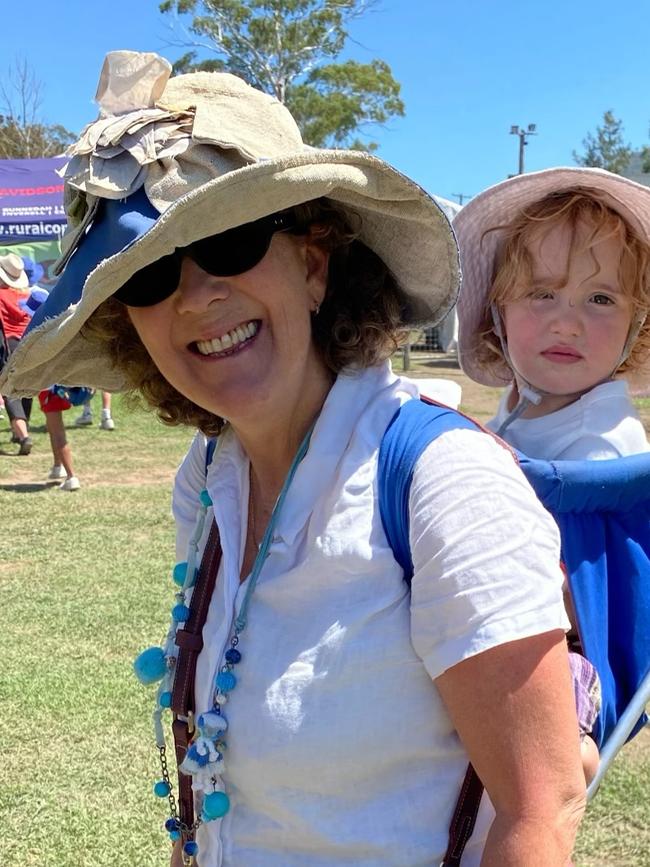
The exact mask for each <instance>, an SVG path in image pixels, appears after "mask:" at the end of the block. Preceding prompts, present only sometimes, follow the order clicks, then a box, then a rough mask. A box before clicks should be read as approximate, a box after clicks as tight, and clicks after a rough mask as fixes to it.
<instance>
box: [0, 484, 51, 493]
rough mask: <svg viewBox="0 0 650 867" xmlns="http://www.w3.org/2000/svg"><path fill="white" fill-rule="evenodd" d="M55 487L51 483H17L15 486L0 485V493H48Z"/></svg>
mask: <svg viewBox="0 0 650 867" xmlns="http://www.w3.org/2000/svg"><path fill="white" fill-rule="evenodd" d="M53 487H55V483H52V482H18V483H16V484H15V485H0V491H9V492H10V493H12V494H38V493H40V492H41V491H49V490H50V489H51V488H53Z"/></svg>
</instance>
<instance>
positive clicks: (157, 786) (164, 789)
mask: <svg viewBox="0 0 650 867" xmlns="http://www.w3.org/2000/svg"><path fill="white" fill-rule="evenodd" d="M170 792H171V786H170V785H169V783H166V782H165V781H164V780H158V782H157V783H154V787H153V793H154V795H155V796H156V797H157V798H166V797H167V795H168V794H169V793H170Z"/></svg>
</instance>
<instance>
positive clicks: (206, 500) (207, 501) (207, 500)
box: [199, 488, 212, 509]
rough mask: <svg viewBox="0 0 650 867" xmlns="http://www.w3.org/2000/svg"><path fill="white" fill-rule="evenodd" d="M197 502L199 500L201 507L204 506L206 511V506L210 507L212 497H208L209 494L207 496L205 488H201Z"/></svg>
mask: <svg viewBox="0 0 650 867" xmlns="http://www.w3.org/2000/svg"><path fill="white" fill-rule="evenodd" d="M199 500H201V505H202V506H205V508H206V509H207V508H208V506H211V505H212V497H211V496H210V494H208V492H207V491H206V490H205V488H203V490H202V491H201V493H200V494H199Z"/></svg>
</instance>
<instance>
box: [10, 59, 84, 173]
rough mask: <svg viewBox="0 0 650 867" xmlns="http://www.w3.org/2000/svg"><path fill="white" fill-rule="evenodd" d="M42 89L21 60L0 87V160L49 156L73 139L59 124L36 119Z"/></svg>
mask: <svg viewBox="0 0 650 867" xmlns="http://www.w3.org/2000/svg"><path fill="white" fill-rule="evenodd" d="M41 92H42V86H41V83H40V81H38V79H37V78H36V76H35V75H34V73H33V71H32V70H31V69H30V68H29V66H28V65H27V63H26V62H25V61H16V64H15V66H14V67H13V69H10V70H9V72H8V74H7V77H6V83H5V82H3V83H2V84H0V159H31V158H34V157H52V156H57V155H58V154H61V153H63V151H64V150H65V149H66V147H67V146H68V145H69V144H71V142H73V141H74V140H75V138H76V136H75V135H74V133H71V132H69V131H68V130H67V129H65V127H63V126H61V125H60V124H47V123H44V122H43V121H42V120H40V119H39V111H40V107H41V102H42V97H41Z"/></svg>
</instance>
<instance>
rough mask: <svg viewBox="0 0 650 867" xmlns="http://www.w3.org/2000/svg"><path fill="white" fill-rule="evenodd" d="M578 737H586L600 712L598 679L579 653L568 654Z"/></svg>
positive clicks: (589, 664)
mask: <svg viewBox="0 0 650 867" xmlns="http://www.w3.org/2000/svg"><path fill="white" fill-rule="evenodd" d="M569 666H570V668H571V678H572V680H573V693H574V695H575V699H576V711H577V713H578V725H579V726H580V735H581V736H582V735H588V734H589V733H590V732H591V730H592V729H593V727H594V725H595V724H596V718H597V716H598V711H599V710H600V704H601V696H600V678H599V677H598V672H597V671H596V669H595V668H594V667H593V665H592V664H591V663H590V662H589V660H588V659H586V658H585V657H584V656H580V654H579V653H572V652H569Z"/></svg>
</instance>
